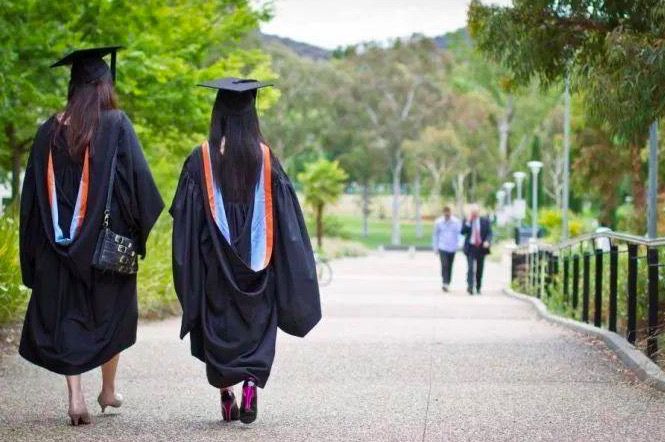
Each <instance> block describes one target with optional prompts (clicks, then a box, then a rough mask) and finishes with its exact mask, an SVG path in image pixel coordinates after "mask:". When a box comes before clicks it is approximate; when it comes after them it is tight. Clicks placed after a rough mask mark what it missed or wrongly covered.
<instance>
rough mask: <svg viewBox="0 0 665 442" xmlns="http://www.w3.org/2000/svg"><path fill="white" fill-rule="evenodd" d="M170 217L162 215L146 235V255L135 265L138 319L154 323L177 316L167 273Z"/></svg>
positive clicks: (176, 305) (169, 274)
mask: <svg viewBox="0 0 665 442" xmlns="http://www.w3.org/2000/svg"><path fill="white" fill-rule="evenodd" d="M171 223H172V222H171V217H170V216H169V214H168V213H166V212H164V213H163V214H162V216H160V217H159V220H158V221H157V224H155V227H154V228H153V230H152V232H151V233H150V237H149V238H148V243H147V246H146V248H147V254H146V258H145V260H143V261H140V262H139V276H138V298H139V313H140V315H141V317H142V318H147V319H158V318H164V317H166V316H171V315H175V314H178V313H179V312H180V304H179V303H178V299H177V297H176V295H175V289H174V287H173V278H172V276H171V275H172V273H171Z"/></svg>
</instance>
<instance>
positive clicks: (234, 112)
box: [208, 90, 265, 202]
mask: <svg viewBox="0 0 665 442" xmlns="http://www.w3.org/2000/svg"><path fill="white" fill-rule="evenodd" d="M255 100H256V91H249V92H229V91H224V90H220V91H219V92H218V93H217V98H216V99H215V105H214V107H213V110H212V118H211V121H210V134H209V136H208V141H209V143H210V150H211V152H212V153H211V157H212V160H213V164H214V173H215V181H216V182H217V183H219V184H218V185H220V186H221V187H222V188H223V189H224V196H225V197H227V198H228V199H229V200H231V201H236V202H249V199H250V197H251V195H252V193H253V190H254V185H255V184H256V180H257V178H258V170H259V167H260V165H261V156H262V152H261V144H262V143H265V141H264V139H263V135H262V134H261V128H260V126H259V116H258V115H257V113H256V107H255V105H254V104H255ZM222 140H223V141H224V145H223V152H222Z"/></svg>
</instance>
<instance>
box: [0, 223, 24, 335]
mask: <svg viewBox="0 0 665 442" xmlns="http://www.w3.org/2000/svg"><path fill="white" fill-rule="evenodd" d="M29 295H30V290H29V289H28V288H27V287H25V286H24V285H23V284H22V283H21V268H20V262H19V253H18V220H17V219H16V218H14V217H12V216H11V215H6V216H2V217H0V326H2V325H5V324H8V323H12V322H16V321H18V320H19V319H20V318H21V315H22V313H23V312H24V310H25V306H26V304H27V301H28V299H29Z"/></svg>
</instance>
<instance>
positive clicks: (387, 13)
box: [262, 0, 512, 49]
mask: <svg viewBox="0 0 665 442" xmlns="http://www.w3.org/2000/svg"><path fill="white" fill-rule="evenodd" d="M484 3H497V4H504V5H506V4H511V3H512V1H511V0H484ZM468 4H469V0H274V5H275V17H274V18H273V19H272V20H271V21H270V22H269V23H266V24H264V25H263V26H262V31H263V32H265V33H267V34H276V35H279V36H282V37H289V38H292V39H294V40H298V41H302V42H305V43H310V44H313V45H316V46H321V47H324V48H328V49H334V48H336V47H337V46H345V45H349V44H354V43H359V42H363V41H368V40H379V41H384V40H387V39H390V38H394V37H404V36H409V35H411V34H413V33H415V32H417V33H421V34H425V35H428V36H436V35H441V34H444V33H446V32H448V31H453V30H455V29H458V28H461V27H462V26H464V25H465V24H466V11H467V7H468Z"/></svg>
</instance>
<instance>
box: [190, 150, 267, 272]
mask: <svg viewBox="0 0 665 442" xmlns="http://www.w3.org/2000/svg"><path fill="white" fill-rule="evenodd" d="M261 151H262V153H263V159H262V164H261V173H260V175H259V179H258V180H257V183H256V188H255V189H254V210H253V213H252V221H251V222H252V224H251V228H252V230H251V240H250V242H251V250H250V253H251V257H250V263H249V267H250V268H251V269H252V270H254V271H255V272H258V271H260V270H263V269H265V268H266V267H267V266H268V264H269V263H270V258H271V256H272V248H273V209H272V166H271V162H270V149H269V148H268V146H266V145H265V144H261ZM201 157H202V160H203V170H204V177H205V187H206V193H207V197H208V206H209V207H210V213H211V214H212V217H213V220H214V221H215V224H216V225H217V228H218V229H219V231H220V232H221V234H222V236H224V238H225V239H226V241H227V242H228V243H229V244H232V238H231V231H230V230H229V223H228V219H227V217H226V211H225V210H224V198H223V196H222V190H221V187H220V186H218V185H217V184H216V183H215V180H214V176H213V173H212V161H211V159H210V146H209V144H208V141H205V142H204V143H203V144H202V145H201Z"/></svg>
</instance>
